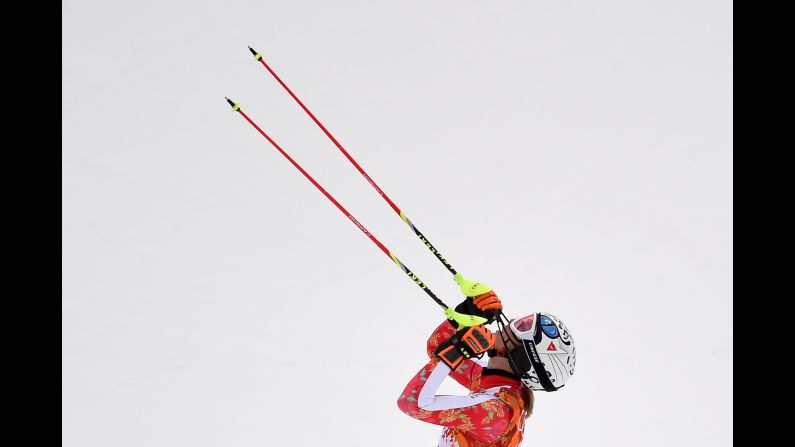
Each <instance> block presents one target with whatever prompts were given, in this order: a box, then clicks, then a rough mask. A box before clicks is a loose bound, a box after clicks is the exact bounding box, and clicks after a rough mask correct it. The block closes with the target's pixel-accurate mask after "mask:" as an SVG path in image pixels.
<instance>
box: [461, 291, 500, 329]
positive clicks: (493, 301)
mask: <svg viewBox="0 0 795 447" xmlns="http://www.w3.org/2000/svg"><path fill="white" fill-rule="evenodd" d="M455 311H456V312H458V313H461V314H465V315H474V316H476V317H483V318H485V319H486V323H485V324H489V323H492V322H493V321H494V320H496V319H497V316H498V315H499V314H500V311H502V302H501V301H500V298H499V297H498V296H497V294H496V293H494V291H493V290H490V291H488V292H486V293H481V294H480V295H478V296H468V297H466V299H465V300H464V301H462V302H461V303H460V304H459V305H458V306H456V308H455ZM450 322H451V324H452V325H453V326H455V327H458V323H456V322H455V321H454V320H450Z"/></svg>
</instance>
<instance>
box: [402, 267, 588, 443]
mask: <svg viewBox="0 0 795 447" xmlns="http://www.w3.org/2000/svg"><path fill="white" fill-rule="evenodd" d="M455 280H456V282H458V283H459V285H460V286H461V290H462V291H463V292H464V294H465V295H467V298H466V299H465V300H464V301H463V302H462V303H461V304H459V305H458V306H457V307H456V308H455V310H456V312H459V313H463V314H468V315H475V316H479V317H483V318H485V319H486V321H487V322H486V324H488V323H491V322H493V321H495V320H496V321H497V322H498V326H499V330H498V331H497V333H496V334H494V333H492V332H491V331H490V330H489V329H488V328H486V326H485V325H484V324H481V325H477V326H472V327H463V328H460V329H459V328H458V326H459V325H458V323H456V321H454V320H452V319H448V320H446V321H444V322H442V324H441V325H440V326H439V327H437V328H436V330H435V331H434V332H433V334H431V336H430V338H429V339H428V343H427V351H428V356H429V357H430V361H429V362H428V363H427V364H426V365H425V366H423V367H422V369H420V371H419V372H418V373H417V374H416V375H415V376H414V377H413V378H412V379H411V381H410V382H409V383H408V385H407V386H406V388H405V389H404V390H403V393H402V394H401V395H400V397H399V398H398V407H399V408H400V410H401V411H403V412H404V413H406V414H407V415H409V416H411V417H413V418H416V419H419V420H421V421H425V422H428V423H431V424H435V425H441V426H443V427H445V428H444V430H443V432H442V436H441V438H440V440H439V444H438V446H439V447H481V446H490V447H517V446H519V445H520V444H521V442H522V436H523V433H524V420H525V419H527V418H528V417H530V415H531V414H532V412H533V403H534V396H533V390H543V391H555V390H557V389H559V388H561V387H563V385H565V382H566V380H568V378H569V377H570V376H571V375H572V374H573V373H574V363H575V353H576V351H575V349H574V340H573V339H572V337H571V334H570V333H569V331H568V330H567V329H566V326H565V325H564V324H563V323H562V322H561V321H560V320H559V319H558V318H557V317H555V316H553V315H551V314H548V313H542V312H536V313H533V314H530V315H528V316H526V317H523V318H519V319H516V320H510V322H509V324H508V325H507V327H506V326H505V325H504V324H501V323H502V320H500V319H499V315H500V314H501V313H502V303H501V302H500V299H499V297H498V296H497V295H496V293H494V291H493V290H492V289H491V287H489V286H487V285H485V284H481V283H475V282H473V281H470V280H468V279H466V278H463V277H462V276H461V275H460V274H457V275H456V276H455ZM473 292H474V293H473ZM483 353H488V356H489V360H488V365H487V366H486V367H483V366H481V365H480V364H479V363H477V362H475V361H474V360H472V358H473V357H476V356H481V355H482V354H483ZM447 376H451V377H452V378H453V379H455V381H456V382H458V383H459V384H461V385H463V386H464V387H466V388H467V389H468V390H469V391H470V394H469V395H467V396H443V395H436V391H437V390H438V389H439V386H440V385H441V384H442V382H443V381H444V379H445V378H446V377H447Z"/></svg>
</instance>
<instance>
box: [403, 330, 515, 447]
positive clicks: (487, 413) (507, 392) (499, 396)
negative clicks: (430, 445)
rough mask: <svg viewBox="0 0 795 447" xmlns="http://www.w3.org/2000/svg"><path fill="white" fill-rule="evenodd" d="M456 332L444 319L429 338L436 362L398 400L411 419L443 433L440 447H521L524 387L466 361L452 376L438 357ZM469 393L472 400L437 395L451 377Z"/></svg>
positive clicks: (505, 375)
mask: <svg viewBox="0 0 795 447" xmlns="http://www.w3.org/2000/svg"><path fill="white" fill-rule="evenodd" d="M454 333H455V328H454V327H453V325H451V324H450V322H449V321H447V320H445V321H444V322H443V323H442V324H441V325H440V326H439V327H438V328H436V330H435V331H434V332H433V334H432V335H431V337H430V338H429V339H428V356H429V357H430V358H431V360H430V361H429V362H428V363H427V364H426V365H425V366H423V367H422V369H421V370H420V371H419V372H418V373H417V375H416V376H414V378H413V379H411V382H409V384H408V385H407V386H406V389H405V390H403V394H401V395H400V398H399V399H398V407H399V408H400V410H401V411H403V412H404V413H406V414H407V415H409V416H411V417H413V418H416V419H419V420H421V421H425V422H429V423H431V424H436V425H441V426H443V427H445V428H444V431H443V432H442V436H441V439H440V440H439V444H438V445H439V447H481V446H489V447H516V446H518V445H520V444H521V442H522V433H523V430H524V406H523V403H522V399H521V382H519V380H518V379H517V378H516V377H515V376H513V375H511V374H509V373H505V372H504V371H500V370H489V369H488V368H484V367H482V366H481V365H479V364H478V363H476V362H475V361H473V360H466V361H464V363H462V364H461V366H459V367H458V369H457V370H456V371H451V370H450V368H449V367H448V366H447V365H445V364H444V363H442V362H440V361H439V360H438V359H437V358H436V356H435V355H434V354H433V352H434V350H435V349H436V347H437V346H438V345H439V343H441V342H443V341H445V340H447V339H448V338H450V337H451V336H452V335H453V334H454ZM448 375H449V376H451V377H452V378H453V379H455V380H456V382H458V383H460V384H461V385H463V386H465V387H466V388H467V389H468V390H470V394H469V395H468V396H437V395H436V391H437V390H438V389H439V386H440V385H441V384H442V381H444V379H445V378H446V377H447V376H448Z"/></svg>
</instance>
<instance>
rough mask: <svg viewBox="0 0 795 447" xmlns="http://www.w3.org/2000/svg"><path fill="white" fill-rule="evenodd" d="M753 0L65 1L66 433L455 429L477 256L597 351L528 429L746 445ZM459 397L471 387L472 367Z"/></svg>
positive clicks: (583, 438)
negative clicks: (422, 411) (745, 268)
mask: <svg viewBox="0 0 795 447" xmlns="http://www.w3.org/2000/svg"><path fill="white" fill-rule="evenodd" d="M732 16H733V13H732V4H731V2H729V1H728V0H720V1H718V0H654V1H651V0H605V1H584V0H581V1H566V0H560V1H537V0H523V1H518V0H500V1H497V0H490V1H486V0H481V1H474V0H458V1H452V0H432V1H428V0H426V1H415V0H402V1H364V0H360V1H353V0H336V1H224V2H209V1H174V0H168V1H152V0H140V1H135V2H122V1H117V0H114V1H98V0H92V1H75V0H65V1H64V2H63V67H62V71H63V81H62V82H63V98H62V100H63V105H62V107H63V346H62V350H63V360H62V361H63V368H62V375H63V395H62V410H63V413H62V414H63V416H62V420H63V428H62V434H63V445H64V446H69V447H72V446H74V447H105V446H114V447H128V446H135V447H140V446H158V447H159V446H190V447H206V446H273V445H288V446H325V445H329V446H376V445H377V446H380V447H398V446H411V447H415V446H416V447H419V446H432V445H436V441H437V437H438V434H439V431H440V430H439V429H438V428H437V427H435V426H432V425H429V424H425V423H422V422H419V421H415V420H413V419H411V418H409V417H407V416H406V415H404V414H402V413H401V412H400V411H399V410H398V409H397V406H396V400H397V398H398V396H399V394H400V392H401V391H402V389H403V387H404V385H405V383H406V382H407V381H408V380H409V379H410V378H411V377H412V375H413V374H415V372H416V371H417V370H418V369H419V368H420V366H421V365H422V364H423V363H424V362H425V360H426V356H425V352H424V346H425V340H426V337H427V335H428V334H429V333H430V331H431V330H432V329H433V328H434V327H435V326H436V324H438V323H439V322H440V321H441V319H442V314H441V310H440V309H439V307H438V306H436V305H435V304H434V303H433V302H432V301H431V300H430V299H429V298H428V297H427V296H426V295H425V294H424V293H422V291H421V290H420V289H419V288H418V287H416V285H414V283H413V282H412V281H411V280H410V279H408V278H407V277H406V276H405V275H404V274H403V273H402V272H401V271H400V270H399V269H398V268H396V266H395V265H394V264H393V263H392V262H391V261H390V260H389V259H388V258H387V257H386V256H384V255H383V253H381V252H380V251H379V250H378V249H377V248H376V247H375V245H373V244H372V242H370V241H369V240H368V239H367V238H366V237H364V235H363V234H361V232H360V231H359V230H358V229H357V228H356V227H355V226H354V225H352V224H351V222H349V221H348V220H347V219H346V218H345V217H344V216H343V215H342V214H341V213H339V211H338V210H337V209H335V208H334V207H333V206H332V205H331V204H330V203H329V202H328V201H327V200H326V199H325V198H324V197H323V196H322V195H321V194H320V193H319V192H318V191H316V190H315V189H314V188H313V187H312V186H311V184H310V183H309V182H308V181H307V180H306V179H304V178H303V177H302V176H301V175H300V174H299V173H298V171H296V170H295V169H294V168H293V167H292V166H291V165H289V164H288V162H287V161H286V160H285V159H283V158H282V156H281V155H279V154H278V153H277V152H276V151H275V150H274V149H273V148H272V147H271V146H270V145H269V144H268V142H267V141H266V140H265V139H263V138H262V137H261V136H260V135H259V134H257V133H256V131H255V130H254V129H253V128H251V127H250V126H249V125H248V124H247V123H246V122H245V121H244V120H243V118H242V117H241V116H239V115H237V114H234V113H230V108H229V106H228V105H227V104H226V102H225V101H224V96H229V97H230V98H232V99H234V100H235V101H239V102H240V103H241V104H242V106H243V108H244V110H245V111H246V112H247V113H249V114H250V116H251V117H252V118H253V119H255V120H256V121H258V122H259V124H260V125H261V126H262V127H263V128H264V129H265V130H266V131H268V132H270V133H271V134H272V136H273V137H274V138H275V139H276V140H277V141H279V142H280V143H281V144H282V145H283V146H284V148H285V149H286V150H287V151H289V152H290V153H291V154H292V155H293V156H294V157H295V158H296V159H297V161H299V162H300V163H302V164H303V165H304V167H305V168H306V169H307V170H308V171H309V172H310V173H311V174H312V175H314V176H315V177H316V178H317V179H318V180H319V181H320V182H321V183H322V184H323V185H325V186H326V187H327V189H328V190H329V191H330V192H331V193H332V194H334V195H336V197H337V199H339V200H340V201H341V202H342V203H343V205H345V206H346V207H347V208H348V209H349V210H350V211H351V212H352V213H353V214H354V215H355V216H356V217H357V218H358V219H359V220H360V221H361V222H362V223H363V224H364V225H365V226H367V227H368V228H369V229H370V230H371V231H372V232H373V233H374V234H375V235H376V236H377V237H378V238H380V239H381V240H382V242H383V243H384V244H385V245H386V246H387V247H389V248H390V249H391V250H392V251H393V252H394V253H396V254H397V256H398V257H399V258H401V260H403V261H404V262H405V263H406V264H407V265H408V266H409V267H410V268H412V269H413V270H414V271H416V273H417V274H418V275H419V276H420V278H422V279H423V280H424V281H425V282H426V283H427V284H428V285H429V286H430V287H431V288H432V289H433V290H435V291H436V292H437V293H438V294H439V295H440V297H441V298H442V299H443V300H445V301H446V302H447V303H448V304H451V305H455V304H456V303H457V302H459V301H460V299H461V298H462V297H461V296H460V294H459V292H458V290H457V287H456V285H455V283H454V282H453V281H452V279H451V277H450V275H449V274H448V272H447V271H446V270H445V269H444V268H443V267H442V266H441V264H439V263H438V261H437V260H436V259H435V258H434V257H433V256H432V255H431V254H430V253H429V252H428V251H427V249H426V248H425V247H424V246H423V245H422V244H421V243H420V242H419V241H418V240H417V238H416V237H415V236H414V235H413V233H412V232H411V231H410V230H409V229H408V228H407V227H406V226H405V224H404V223H403V222H401V220H400V219H399V218H398V217H397V216H396V215H395V214H394V212H393V211H392V210H391V209H390V208H389V207H388V205H387V204H386V203H385V202H384V201H383V200H382V199H381V198H380V197H379V196H378V194H377V193H376V192H375V191H374V190H373V189H372V188H371V187H370V186H369V185H368V184H367V182H366V181H365V180H364V179H363V178H362V177H361V176H360V174H359V173H358V172H356V170H355V169H354V168H353V167H352V166H351V165H350V164H349V163H348V161H347V160H346V159H345V158H344V157H343V156H342V155H341V154H340V153H339V152H338V151H337V149H336V148H335V147H334V146H333V145H332V144H331V143H330V142H329V141H328V140H327V139H326V137H325V136H324V135H323V134H322V133H321V132H320V130H319V129H318V128H317V127H316V126H315V125H314V124H313V123H312V122H311V121H310V120H309V118H308V117H306V116H305V115H304V113H303V111H301V110H300V108H299V107H298V106H297V105H296V104H295V103H294V102H293V100H292V99H291V98H290V97H289V96H288V95H287V94H286V93H285V92H284V91H283V90H282V89H281V87H280V86H279V85H278V84H277V83H276V82H275V81H274V80H273V79H272V78H271V77H270V76H269V75H268V74H267V72H266V71H265V70H264V69H263V68H262V67H261V66H260V65H259V64H258V63H257V62H255V61H254V60H253V58H252V57H251V55H250V54H249V52H248V49H247V48H246V46H247V45H252V46H253V47H254V48H255V49H257V50H259V51H261V52H262V53H263V54H264V56H265V58H266V60H267V61H268V62H269V63H270V64H271V65H272V66H273V67H274V69H275V70H276V71H277V72H278V73H279V74H280V75H282V76H283V78H284V79H285V81H286V82H287V83H288V85H290V86H291V87H292V88H293V89H294V90H295V91H296V93H297V94H298V95H299V97H301V98H302V99H303V100H304V101H305V102H306V103H307V105H308V106H309V107H310V108H311V109H312V110H313V111H314V112H315V113H316V114H317V115H318V117H319V118H320V119H321V121H323V122H324V123H325V124H326V125H327V126H328V127H329V128H330V129H331V131H332V132H333V133H334V134H335V135H336V136H337V137H338V138H339V139H340V141H341V142H342V143H343V144H344V145H345V146H346V147H347V148H348V150H349V151H350V152H351V154H352V155H353V156H354V157H355V158H356V159H357V160H358V161H359V162H360V163H361V164H362V166H363V167H364V168H365V169H366V170H367V171H368V172H369V174H370V175H371V176H372V177H373V179H375V181H376V182H378V183H379V184H380V186H381V187H382V188H383V189H384V190H385V191H386V193H387V194H389V195H390V197H391V198H392V199H393V200H394V201H395V202H396V203H397V204H398V206H400V207H401V208H403V209H404V211H405V212H406V214H407V215H408V216H409V217H410V218H411V219H412V220H413V221H414V223H415V224H416V225H417V226H418V227H419V228H420V229H421V230H422V231H423V232H424V233H425V234H426V235H427V236H428V238H429V239H430V240H431V241H432V242H433V243H434V244H435V245H436V246H437V247H438V248H439V249H440V251H441V252H442V253H443V254H444V255H445V256H446V257H447V259H448V260H450V262H451V263H452V264H453V265H454V266H455V267H456V268H457V269H459V270H460V271H461V272H462V273H464V274H465V275H467V276H469V277H472V278H474V279H477V280H480V281H483V282H486V283H489V284H491V285H493V286H494V288H495V290H496V291H497V292H498V293H499V294H500V296H501V297H502V299H503V302H504V304H505V306H506V311H507V313H508V314H509V315H510V316H519V315H522V314H526V313H530V312H533V311H536V310H545V311H549V312H552V313H554V314H556V315H558V316H559V317H561V318H562V319H563V320H564V321H565V322H566V324H567V325H568V326H569V328H570V329H571V331H572V333H573V335H574V338H575V340H576V343H577V348H578V354H579V355H578V359H577V369H576V372H575V375H574V376H573V378H572V379H571V380H570V382H569V383H568V384H567V386H566V387H565V388H564V389H563V390H561V391H560V392H557V393H552V394H544V393H539V394H538V395H537V405H536V412H535V415H534V416H533V417H532V418H531V419H530V420H529V424H528V427H527V431H526V439H525V442H524V444H523V445H524V446H525V447H527V446H539V445H554V446H556V447H564V446H577V447H584V446H594V447H595V446H611V447H618V446H622V447H623V446H626V447H630V446H632V447H635V446H648V447H657V446H660V447H663V446H665V447H669V446H671V445H678V446H728V445H731V443H732V435H731V428H732V390H731V384H732V377H733V376H732V370H731V364H732V355H733V353H732V348H731V340H732V322H731V318H732V310H731V307H730V305H731V301H732V284H731V282H732V268H733V264H732V262H733V260H732V237H733V229H732V136H731V133H732V82H733V79H732V64H733V61H732V45H733V44H732V20H733V17H732ZM445 390H446V392H449V393H458V392H461V389H460V388H459V387H458V386H457V385H449V386H448V385H446V387H445Z"/></svg>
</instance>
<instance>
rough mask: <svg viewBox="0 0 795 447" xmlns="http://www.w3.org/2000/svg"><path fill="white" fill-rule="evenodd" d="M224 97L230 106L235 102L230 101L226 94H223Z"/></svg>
mask: <svg viewBox="0 0 795 447" xmlns="http://www.w3.org/2000/svg"><path fill="white" fill-rule="evenodd" d="M224 99H226V102H228V103H229V105H230V106H232V107H234V106H235V102H234V101H232V100H231V99H229V98H227V97H226V96H224Z"/></svg>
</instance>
